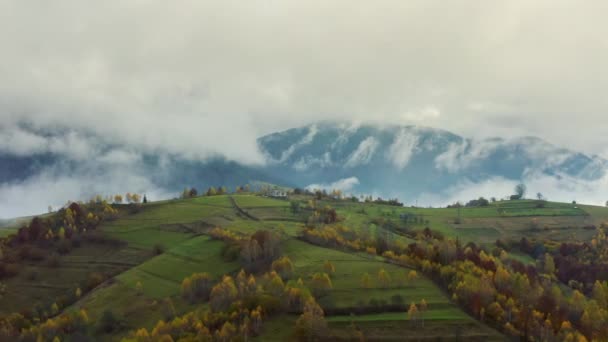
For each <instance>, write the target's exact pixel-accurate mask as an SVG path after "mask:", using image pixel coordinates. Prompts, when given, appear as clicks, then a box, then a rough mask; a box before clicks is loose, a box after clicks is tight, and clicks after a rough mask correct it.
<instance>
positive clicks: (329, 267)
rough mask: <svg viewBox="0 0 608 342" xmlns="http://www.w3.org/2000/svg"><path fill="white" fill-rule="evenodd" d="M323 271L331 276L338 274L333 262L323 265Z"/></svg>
mask: <svg viewBox="0 0 608 342" xmlns="http://www.w3.org/2000/svg"><path fill="white" fill-rule="evenodd" d="M323 271H325V273H327V274H328V275H329V276H332V275H333V274H334V273H335V272H336V267H335V266H334V264H332V263H331V261H329V260H326V261H325V263H324V264H323Z"/></svg>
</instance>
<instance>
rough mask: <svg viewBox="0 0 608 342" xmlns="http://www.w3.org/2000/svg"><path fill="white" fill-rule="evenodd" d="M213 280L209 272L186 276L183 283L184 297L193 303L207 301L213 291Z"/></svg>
mask: <svg viewBox="0 0 608 342" xmlns="http://www.w3.org/2000/svg"><path fill="white" fill-rule="evenodd" d="M212 282H213V281H212V279H211V276H210V275H209V274H208V273H195V274H193V275H191V276H190V277H186V278H184V280H183V281H182V285H181V292H182V297H183V298H185V299H187V300H188V301H190V302H191V303H194V302H197V301H201V300H202V301H206V300H208V299H209V294H210V293H211V287H212Z"/></svg>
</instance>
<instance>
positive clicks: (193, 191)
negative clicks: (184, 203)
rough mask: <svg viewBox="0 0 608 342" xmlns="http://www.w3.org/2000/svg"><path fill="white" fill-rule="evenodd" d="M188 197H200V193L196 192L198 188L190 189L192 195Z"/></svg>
mask: <svg viewBox="0 0 608 342" xmlns="http://www.w3.org/2000/svg"><path fill="white" fill-rule="evenodd" d="M188 195H189V196H190V197H196V195H198V191H197V190H196V188H192V189H190V193H189V194H188Z"/></svg>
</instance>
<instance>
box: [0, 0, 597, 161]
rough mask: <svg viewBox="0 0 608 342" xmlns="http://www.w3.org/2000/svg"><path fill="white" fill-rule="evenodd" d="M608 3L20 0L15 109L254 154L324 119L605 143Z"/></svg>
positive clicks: (128, 134) (9, 22)
mask: <svg viewBox="0 0 608 342" xmlns="http://www.w3.org/2000/svg"><path fill="white" fill-rule="evenodd" d="M602 13H604V3H603V2H602V1H587V2H585V3H582V4H581V3H579V2H559V3H555V2H554V1H549V0H541V1H534V2H530V1H526V0H514V1H509V2H504V3H496V2H488V1H482V0H477V1H476V0H473V1H467V2H466V3H464V4H463V3H445V1H422V0H419V1H416V0H415V1H408V2H395V1H390V0H379V1H374V2H360V3H357V4H353V3H352V2H351V1H347V0H337V1H331V2H327V1H319V0H312V1H305V2H302V1H291V0H288V1H265V2H263V3H258V2H247V3H243V2H242V1H232V0H228V1H215V0H203V1H198V0H185V1H182V2H180V6H174V5H173V4H170V3H167V2H163V1H156V0H153V1H132V0H122V1H121V0H118V1H112V2H99V3H95V4H90V3H84V2H82V1H75V0H61V1H53V2H48V3H36V4H33V3H31V2H27V1H19V0H7V1H3V2H2V3H1V4H0V20H2V22H3V23H4V24H5V26H6V27H8V28H10V29H6V30H2V31H1V32H0V41H2V42H3V46H2V52H3V54H2V65H0V119H1V120H0V121H2V122H3V123H5V124H6V125H7V127H15V126H16V125H17V124H19V123H22V122H26V123H29V124H31V125H34V126H36V127H62V128H69V129H72V130H74V131H76V132H83V131H86V130H90V131H94V132H95V133H96V135H98V136H103V137H105V138H107V139H108V140H111V141H114V142H116V143H118V144H124V145H129V146H135V147H137V148H140V149H145V150H146V151H156V150H161V151H167V152H169V153H172V154H176V153H179V154H183V155H184V156H187V157H189V158H197V159H201V158H206V157H208V156H210V155H213V154H216V153H221V154H224V155H226V156H227V157H228V158H230V159H232V160H240V161H245V162H248V163H260V162H262V161H263V156H262V155H261V153H260V152H259V151H258V150H257V146H256V144H255V139H256V138H257V137H259V136H261V135H263V134H266V133H270V132H274V131H276V130H280V129H285V128H290V127H294V126H299V125H301V124H305V123H309V122H312V121H316V120H323V119H336V120H344V119H347V120H357V121H375V122H391V123H407V122H414V123H416V124H420V125H431V126H434V127H440V128H446V129H449V130H453V131H456V132H457V133H460V134H464V135H467V136H475V137H477V138H483V137H487V136H494V135H504V136H508V135H538V136H542V137H544V138H546V139H547V140H548V141H550V142H553V143H557V144H560V145H563V146H568V147H571V148H573V149H578V150H584V151H586V152H591V153H602V154H604V153H607V152H608V149H607V148H606V138H605V134H603V133H604V132H605V131H606V130H608V121H606V120H604V115H605V113H606V109H608V98H606V96H604V94H603V92H602V90H603V89H606V88H608V77H607V75H606V73H605V72H604V70H605V69H606V68H605V65H604V64H605V59H606V58H605V57H606V56H607V55H608V45H606V44H604V43H603V42H604V41H605V37H604V32H606V31H607V30H608V23H607V22H606V21H605V20H604V18H603V16H602ZM538 18H542V20H540V21H539V20H538ZM32 23H36V24H35V25H32ZM564 23H568V25H564ZM421 32H423V33H424V34H421ZM574 118H575V119H574ZM582 132H584V133H582ZM16 138H24V137H15V139H16ZM26 138H27V137H26ZM11 141H12V140H11ZM29 143H32V144H33V145H32V146H29V147H28V145H21V147H19V148H14V149H15V150H18V149H21V148H22V149H25V150H28V148H36V146H38V145H36V144H37V142H36V141H30V142H29ZM3 144H4V143H3Z"/></svg>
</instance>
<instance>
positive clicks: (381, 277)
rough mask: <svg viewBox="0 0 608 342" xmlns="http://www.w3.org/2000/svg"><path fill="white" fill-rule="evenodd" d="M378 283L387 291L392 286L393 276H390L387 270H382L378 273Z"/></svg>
mask: <svg viewBox="0 0 608 342" xmlns="http://www.w3.org/2000/svg"><path fill="white" fill-rule="evenodd" d="M378 283H379V284H380V286H382V287H383V288H385V289H386V288H389V287H390V285H391V276H390V275H389V274H388V272H386V270H384V268H381V269H380V270H379V271H378Z"/></svg>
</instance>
